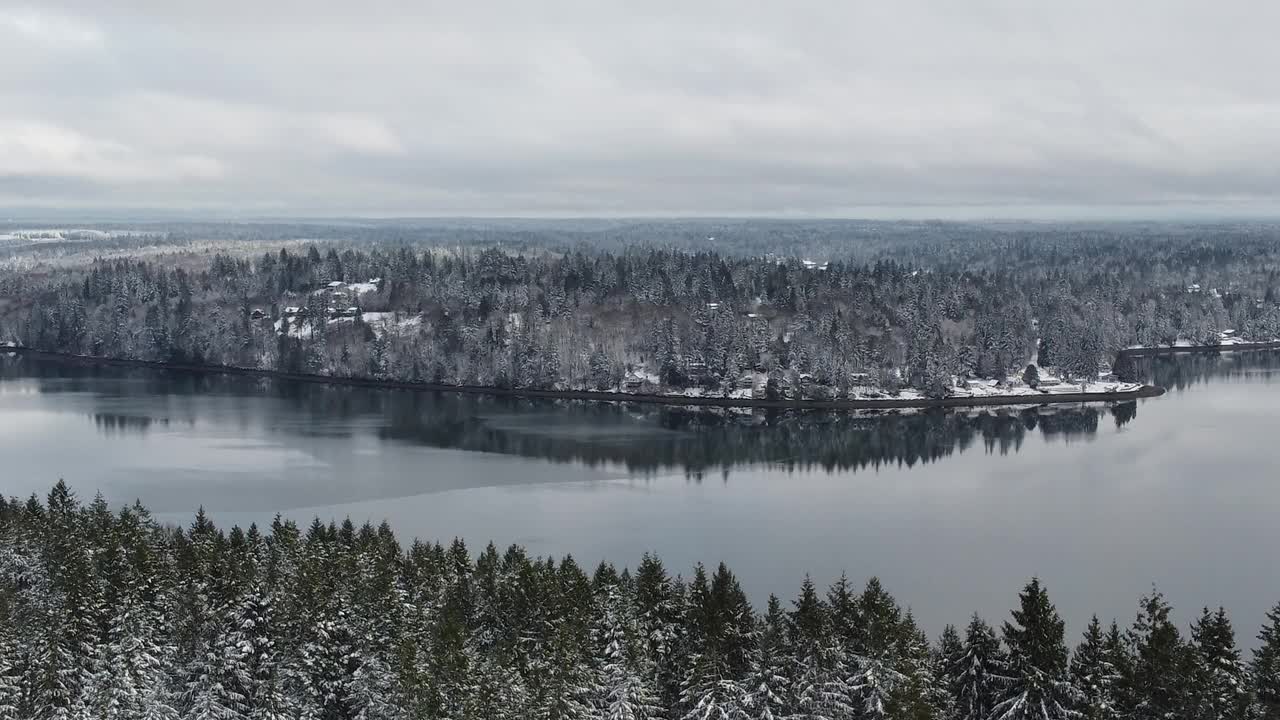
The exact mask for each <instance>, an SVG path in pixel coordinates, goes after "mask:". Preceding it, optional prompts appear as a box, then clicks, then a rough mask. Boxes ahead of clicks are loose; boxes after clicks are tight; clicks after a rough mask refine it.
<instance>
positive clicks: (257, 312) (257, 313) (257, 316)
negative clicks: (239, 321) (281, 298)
mask: <svg viewBox="0 0 1280 720" xmlns="http://www.w3.org/2000/svg"><path fill="white" fill-rule="evenodd" d="M249 317H250V318H251V319H253V320H265V319H266V317H267V314H266V313H265V312H263V310H262V308H254V309H253V312H251V313H249Z"/></svg>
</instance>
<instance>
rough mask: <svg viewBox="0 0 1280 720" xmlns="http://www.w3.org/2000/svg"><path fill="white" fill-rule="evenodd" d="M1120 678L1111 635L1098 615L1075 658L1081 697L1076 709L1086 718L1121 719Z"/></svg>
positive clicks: (1073, 663)
mask: <svg viewBox="0 0 1280 720" xmlns="http://www.w3.org/2000/svg"><path fill="white" fill-rule="evenodd" d="M1119 680H1120V672H1119V669H1118V668H1117V667H1116V666H1115V665H1114V664H1113V662H1112V658H1111V653H1110V652H1108V648H1107V635H1106V633H1104V632H1103V630H1102V624H1101V623H1100V622H1098V616H1097V615H1094V616H1093V618H1092V619H1091V620H1090V621H1089V626H1088V627H1087V628H1085V631H1084V639H1083V640H1081V641H1080V644H1079V645H1078V646H1077V647H1076V651H1075V654H1074V655H1073V656H1072V657H1071V682H1072V684H1073V685H1075V688H1076V693H1077V697H1078V698H1079V701H1078V702H1077V704H1076V709H1077V710H1078V711H1079V712H1080V715H1081V718H1082V720H1118V718H1119V717H1120V711H1119V708H1118V707H1117V703H1116V696H1115V693H1116V683H1117V682H1119Z"/></svg>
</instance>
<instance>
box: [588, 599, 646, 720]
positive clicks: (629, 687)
mask: <svg viewBox="0 0 1280 720" xmlns="http://www.w3.org/2000/svg"><path fill="white" fill-rule="evenodd" d="M606 593H607V594H606V597H605V598H604V601H603V617H602V619H601V627H600V628H599V631H598V633H597V634H598V643H599V645H600V648H601V649H600V652H601V664H600V676H601V682H600V687H601V698H600V701H599V708H600V712H601V717H602V718H604V720H656V719H657V718H661V717H662V712H661V707H660V706H659V704H658V697H657V693H656V692H655V691H654V688H653V685H652V682H651V680H650V678H652V677H653V671H652V669H651V668H650V667H648V663H647V659H646V658H645V657H644V656H643V655H642V653H641V652H639V649H638V648H637V647H636V639H637V627H636V623H635V620H634V617H633V616H632V613H631V610H630V608H628V607H627V605H626V603H625V602H624V600H623V599H622V597H621V596H620V595H619V593H618V592H617V590H616V588H610V589H608V590H607V591H606Z"/></svg>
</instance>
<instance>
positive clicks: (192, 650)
mask: <svg viewBox="0 0 1280 720" xmlns="http://www.w3.org/2000/svg"><path fill="white" fill-rule="evenodd" d="M1170 612H1171V608H1170V606H1169V604H1168V603H1167V602H1166V601H1165V600H1164V599H1163V597H1162V596H1161V595H1160V594H1159V593H1158V592H1155V591H1153V592H1152V593H1151V594H1150V595H1148V596H1147V597H1144V598H1142V599H1141V600H1140V602H1139V603H1138V605H1137V612H1136V616H1135V619H1134V620H1133V622H1132V623H1130V624H1126V625H1123V626H1122V625H1120V624H1118V623H1117V622H1115V621H1112V622H1102V621H1099V620H1098V618H1096V617H1095V618H1094V619H1093V621H1092V622H1091V623H1090V624H1089V625H1088V627H1087V628H1086V629H1085V630H1084V633H1083V635H1082V636H1081V637H1080V638H1079V639H1078V641H1077V642H1075V643H1072V644H1074V646H1075V647H1074V650H1069V648H1068V643H1069V640H1068V638H1067V637H1066V636H1065V631H1064V623H1063V620H1062V619H1061V618H1060V617H1059V615H1058V613H1057V611H1056V609H1055V608H1054V606H1053V604H1052V602H1051V601H1050V599H1049V594H1048V590H1047V589H1046V588H1045V586H1044V585H1043V584H1042V583H1041V582H1040V581H1039V580H1036V579H1032V580H1031V581H1030V582H1029V583H1027V585H1026V587H1025V588H1024V590H1023V591H1022V593H1021V594H1020V595H1019V597H1018V598H1017V601H1016V607H1015V609H1014V610H1013V611H1012V612H1011V614H1010V616H1009V617H1008V618H1006V619H1005V620H1004V621H1003V622H1001V623H998V625H995V626H993V625H991V624H988V622H986V621H985V620H983V619H982V618H980V617H978V616H977V615H974V616H973V617H972V618H971V619H970V620H968V621H967V622H966V623H964V624H961V625H957V626H951V625H948V626H947V627H946V628H945V630H943V632H942V633H941V635H940V637H939V638H938V639H937V641H936V642H933V641H931V640H930V639H929V638H928V637H926V635H925V634H924V633H923V632H922V631H921V629H920V628H919V627H918V626H917V625H916V622H915V620H914V619H913V617H912V615H911V613H910V611H909V610H908V611H904V609H903V608H902V606H901V605H900V604H899V603H898V602H897V600H895V599H894V597H893V596H892V595H891V594H890V593H889V592H888V590H887V589H886V588H884V587H883V586H882V585H881V583H880V582H879V581H877V580H875V579H874V578H873V579H871V580H870V581H868V582H867V583H866V584H865V586H864V587H862V588H861V589H858V588H856V587H855V586H854V585H853V584H852V583H851V582H850V581H849V580H848V579H847V578H844V577H841V578H839V579H838V580H836V582H835V583H834V584H832V585H831V586H830V587H829V588H828V589H827V590H825V591H822V590H820V589H819V588H818V587H817V586H816V585H815V584H814V583H813V582H811V581H808V580H806V581H805V582H804V583H803V585H802V586H801V587H800V588H799V590H798V592H797V595H796V597H795V598H793V599H790V600H788V601H786V602H784V601H782V600H780V599H778V598H774V597H771V598H769V600H768V602H767V604H766V606H765V608H764V609H763V611H762V612H761V611H757V610H756V609H755V608H753V607H752V606H751V604H750V603H749V602H748V600H747V597H746V594H745V593H744V591H743V589H742V587H741V586H740V584H739V582H738V580H737V579H736V578H735V576H734V575H733V573H732V572H731V571H730V570H729V569H728V568H727V567H725V566H724V565H720V566H719V567H717V568H715V569H714V570H711V569H707V568H704V567H702V566H698V567H696V568H694V570H693V572H692V574H691V575H690V576H688V577H680V576H675V577H673V576H672V575H671V574H670V572H669V571H668V570H667V569H666V568H664V566H663V564H662V562H661V560H660V559H659V558H657V557H653V556H650V555H646V556H644V557H643V558H641V559H640V562H639V564H638V565H637V566H636V567H635V569H634V570H631V569H625V568H624V569H621V570H620V569H618V568H615V567H613V566H610V565H608V564H601V565H600V566H599V567H597V568H595V569H594V571H593V572H588V570H587V569H585V568H582V567H580V566H579V565H578V564H577V563H576V562H575V561H574V560H573V558H571V557H565V558H563V559H561V560H559V561H557V560H554V559H551V558H536V557H530V556H529V555H528V554H526V552H525V551H524V550H522V549H521V548H520V547H516V546H513V547H511V548H508V549H507V550H506V551H505V552H500V551H498V550H497V549H496V548H494V547H493V546H492V545H489V546H488V547H487V548H485V549H484V550H483V551H482V552H480V553H479V554H478V555H476V554H474V553H473V551H472V550H471V549H470V548H468V547H467V546H466V545H465V544H464V543H463V542H462V541H461V540H455V541H454V542H453V543H452V544H451V545H449V546H447V547H446V546H443V545H440V544H430V543H424V542H417V541H415V542H414V543H413V544H412V545H410V546H409V547H407V548H406V547H402V546H401V544H400V543H399V542H398V541H397V539H396V537H395V535H394V533H393V532H392V530H391V529H390V528H389V527H388V526H387V525H385V524H384V525H382V526H380V527H376V528H375V527H372V526H370V525H365V526H363V527H360V528H356V527H354V526H353V525H352V524H351V523H350V522H349V521H348V522H344V523H343V524H341V525H336V524H328V525H326V524H323V523H321V522H319V521H318V520H317V521H316V522H314V523H312V524H311V526H310V527H308V528H307V529H305V530H303V529H301V528H299V527H297V526H295V525H294V524H292V523H291V522H288V521H285V520H281V519H277V520H276V521H275V522H274V523H273V524H272V526H271V527H270V528H268V529H263V528H258V527H250V528H248V529H242V528H238V527H237V528H232V529H231V530H230V532H224V531H223V530H220V529H218V528H215V527H214V525H213V524H212V523H211V522H210V520H209V519H208V518H207V517H206V516H205V515H204V514H203V513H198V514H197V515H196V517H195V520H194V522H193V523H192V524H191V525H190V527H188V528H174V527H165V526H161V525H158V524H157V523H156V522H155V521H153V520H152V519H151V518H150V516H149V515H148V513H147V510H146V509H145V508H143V507H141V506H139V505H134V506H131V507H126V508H120V509H114V508H111V507H109V506H108V505H107V504H106V503H105V502H104V501H103V500H102V499H101V498H99V499H95V500H94V501H93V502H91V503H89V504H87V505H85V504H82V503H81V502H80V501H79V500H77V498H76V497H75V496H74V495H73V494H72V493H71V491H70V490H69V489H68V487H67V486H66V485H65V484H63V483H61V482H60V483H58V485H56V486H55V487H54V488H53V490H52V491H51V492H50V493H49V495H48V497H47V499H44V500H42V499H39V498H36V497H32V498H30V499H29V500H26V501H22V500H20V499H13V500H0V718H5V719H6V720H7V719H10V718H14V719H16V718H24V719H25V718H38V719H40V720H46V719H52V718H86V719H87V718H94V719H108V720H114V719H116V718H129V719H135V718H150V719H155V720H168V719H172V720H178V719H181V720H186V719H192V720H196V719H198V720H249V719H251V718H252V719H263V720H267V719H284V718H290V719H293V718H308V719H317V720H319V719H324V720H355V719H366V720H372V719H373V718H381V719H387V720H394V719H399V718H439V719H444V718H449V719H451V720H525V719H527V718H538V719H545V720H576V719H582V720H586V719H593V720H594V719H608V720H656V719H659V718H662V719H665V720H781V719H783V718H788V719H792V720H879V719H881V718H886V719H888V718H894V719H898V718H901V719H904V720H905V719H911V720H928V719H931V718H936V719H938V720H1006V719H1007V720H1014V719H1022V718H1041V719H1043V720H1059V719H1062V720H1065V719H1067V718H1086V719H1091V720H1093V719H1098V720H1100V719H1103V718H1115V719H1123V720H1128V719H1133V720H1138V719H1142V720H1146V719H1148V718H1150V719H1154V718H1193V719H1204V720H1209V719H1215V720H1217V719H1239V720H1248V719H1252V718H1276V717H1280V605H1278V606H1276V608H1275V609H1274V610H1272V611H1271V612H1270V613H1268V615H1267V620H1266V624H1265V625H1264V627H1263V628H1262V629H1261V631H1260V632H1259V634H1258V635H1257V638H1258V641H1257V644H1256V647H1255V649H1254V650H1253V651H1252V652H1251V653H1250V656H1249V657H1248V658H1247V659H1246V658H1245V657H1244V655H1243V654H1242V653H1241V651H1240V650H1239V649H1238V648H1237V646H1236V639H1235V632H1234V629H1233V626H1232V622H1231V619H1230V617H1229V616H1228V614H1227V613H1226V611H1225V610H1222V609H1217V610H1211V609H1205V610H1204V611H1203V612H1202V613H1200V614H1199V616H1198V617H1197V619H1196V620H1195V621H1194V622H1192V623H1191V625H1190V627H1189V631H1184V630H1183V629H1182V628H1180V627H1178V626H1177V625H1175V624H1174V623H1173V622H1172V621H1171V620H1170Z"/></svg>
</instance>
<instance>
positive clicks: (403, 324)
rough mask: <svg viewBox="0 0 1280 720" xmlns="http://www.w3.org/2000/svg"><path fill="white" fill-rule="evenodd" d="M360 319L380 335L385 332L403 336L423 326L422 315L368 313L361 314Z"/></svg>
mask: <svg viewBox="0 0 1280 720" xmlns="http://www.w3.org/2000/svg"><path fill="white" fill-rule="evenodd" d="M360 319H361V320H363V321H364V324H366V325H368V326H369V327H371V328H373V331H374V332H375V333H378V334H382V333H385V332H392V333H395V334H402V333H406V332H409V331H410V330H413V329H414V328H416V327H418V326H419V325H421V324H422V316H421V315H406V314H404V313H397V312H366V313H361V315H360Z"/></svg>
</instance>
